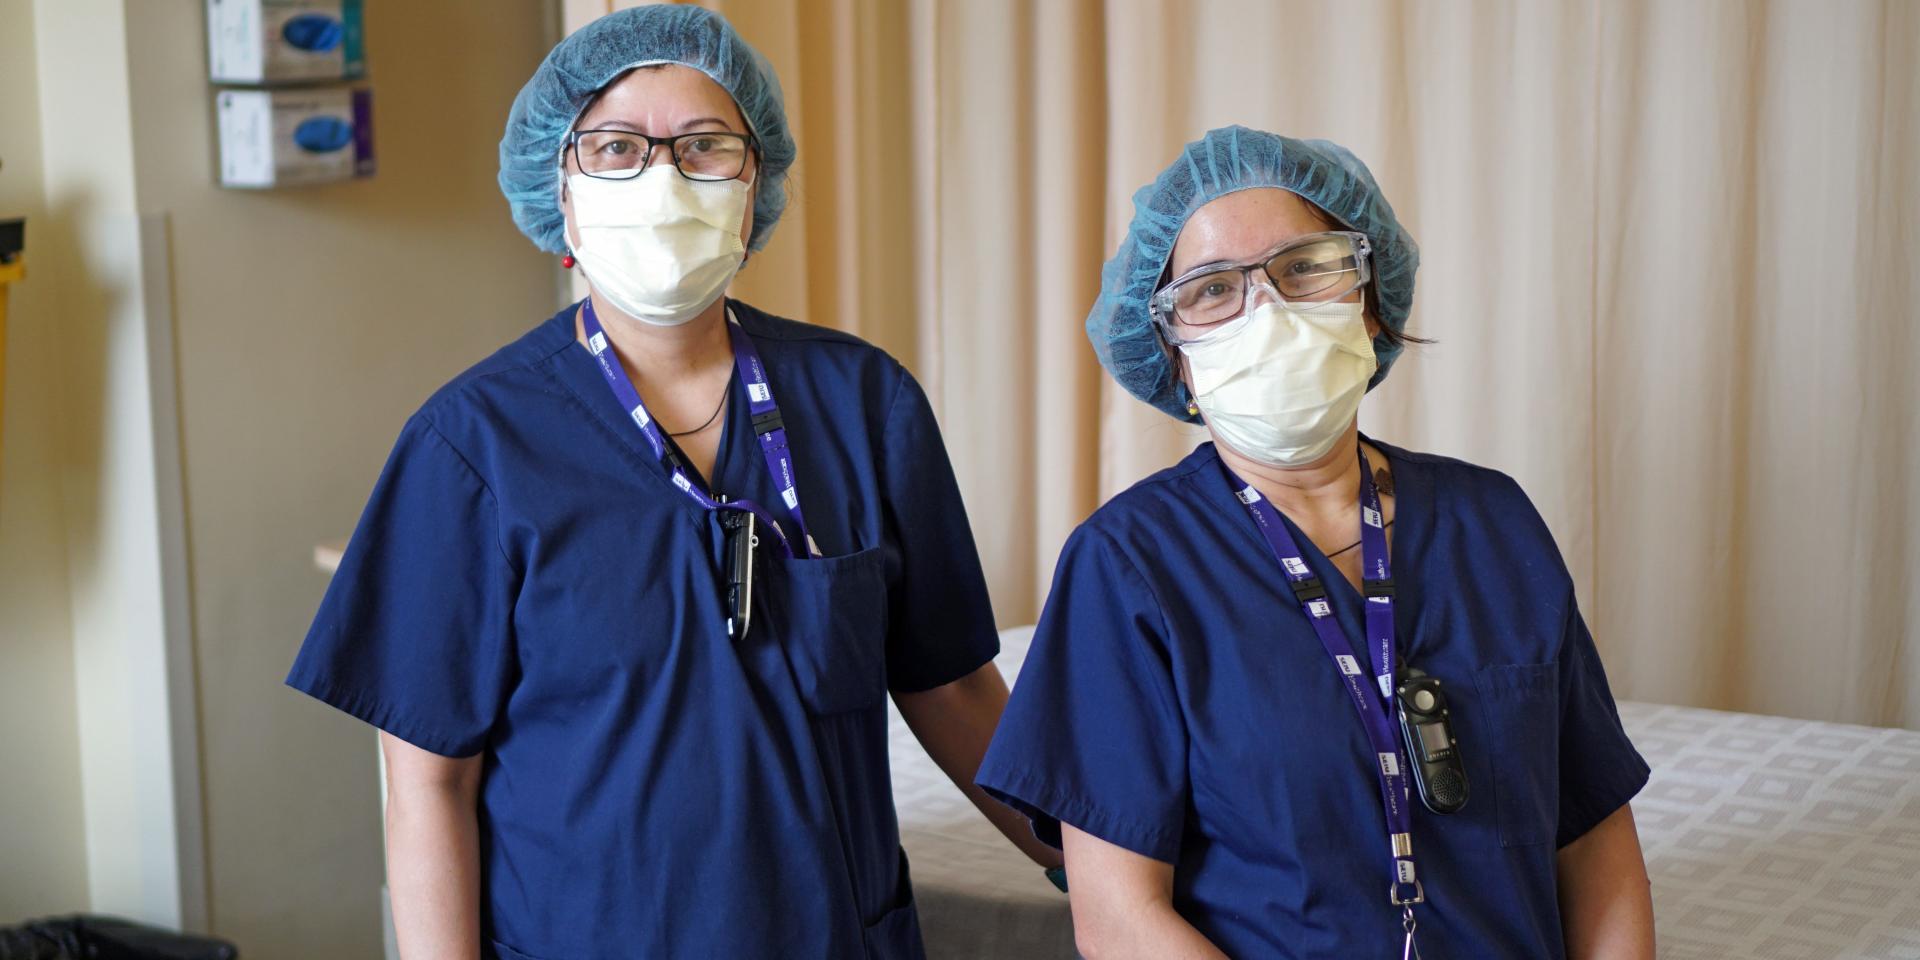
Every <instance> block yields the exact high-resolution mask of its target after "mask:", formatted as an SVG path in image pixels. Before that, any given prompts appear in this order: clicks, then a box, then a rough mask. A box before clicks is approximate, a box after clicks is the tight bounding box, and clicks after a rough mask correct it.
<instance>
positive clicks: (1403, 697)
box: [1394, 670, 1467, 813]
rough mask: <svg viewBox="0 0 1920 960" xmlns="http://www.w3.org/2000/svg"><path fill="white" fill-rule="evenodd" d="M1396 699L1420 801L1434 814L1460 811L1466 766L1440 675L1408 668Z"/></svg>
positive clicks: (1463, 795) (1465, 783) (1464, 786)
mask: <svg viewBox="0 0 1920 960" xmlns="http://www.w3.org/2000/svg"><path fill="white" fill-rule="evenodd" d="M1394 700H1395V701H1396V703H1397V705H1398V711H1397V712H1398V713H1399V714H1400V734H1401V736H1403V737H1404V738H1405V739H1406V745H1407V759H1408V761H1409V765H1410V766H1412V767H1413V782H1414V785H1415V786H1416V787H1418V788H1419V790H1420V802H1421V803H1424V804H1426V805H1427V809H1429V810H1432V811H1433V812H1434V813H1459V812H1460V808H1462V807H1464V806H1466V805H1467V767H1466V764H1465V763H1462V762H1461V760H1460V741H1459V740H1458V739H1457V738H1455V737H1454V735H1453V723H1452V722H1451V720H1450V719H1449V714H1448V711H1447V694H1446V690H1445V688H1444V686H1443V685H1442V684H1441V683H1440V680H1439V679H1438V678H1437V677H1430V676H1427V675H1426V674H1424V673H1422V672H1420V671H1419V670H1408V671H1407V678H1406V679H1405V680H1404V681H1402V682H1401V683H1400V686H1399V687H1398V688H1397V689H1396V690H1395V691H1394Z"/></svg>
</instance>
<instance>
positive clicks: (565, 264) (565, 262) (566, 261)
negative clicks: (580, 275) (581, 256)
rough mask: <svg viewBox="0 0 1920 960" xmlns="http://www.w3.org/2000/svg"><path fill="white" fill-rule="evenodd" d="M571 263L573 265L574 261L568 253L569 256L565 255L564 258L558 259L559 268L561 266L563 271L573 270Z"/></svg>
mask: <svg viewBox="0 0 1920 960" xmlns="http://www.w3.org/2000/svg"><path fill="white" fill-rule="evenodd" d="M573 263H574V261H573V254H571V253H569V254H567V255H566V256H564V257H561V258H560V266H561V267H562V268H563V269H567V270H572V269H573Z"/></svg>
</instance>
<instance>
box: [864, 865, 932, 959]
mask: <svg viewBox="0 0 1920 960" xmlns="http://www.w3.org/2000/svg"><path fill="white" fill-rule="evenodd" d="M862 935H863V936H864V937H865V939H866V947H867V956H868V957H870V958H873V960H926V956H927V954H926V948H925V947H924V946H923V945H922V944H921V940H920V911H919V909H918V908H917V907H916V906H915V905H914V902H913V880H912V879H911V877H910V876H909V875H908V871H907V853H906V851H905V850H902V851H900V886H899V889H898V890H897V891H895V893H894V907H893V909H891V910H888V911H887V912H886V913H883V914H881V915H880V919H878V920H875V921H874V922H872V923H870V924H867V928H866V930H864V931H862Z"/></svg>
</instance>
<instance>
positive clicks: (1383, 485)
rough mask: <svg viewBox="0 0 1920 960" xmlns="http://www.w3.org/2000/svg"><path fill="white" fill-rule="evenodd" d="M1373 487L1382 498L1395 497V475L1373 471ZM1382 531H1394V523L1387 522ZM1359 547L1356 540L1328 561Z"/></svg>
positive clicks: (1377, 470) (1382, 471)
mask: <svg viewBox="0 0 1920 960" xmlns="http://www.w3.org/2000/svg"><path fill="white" fill-rule="evenodd" d="M1373 487H1374V489H1376V490H1378V491H1380V494H1381V495H1382V496H1387V497H1391V496H1393V474H1391V473H1388V472H1387V471H1386V470H1384V469H1376V470H1374V471H1373ZM1380 529H1382V530H1391V529H1393V521H1392V520H1388V521H1387V522H1386V525H1385V526H1383V527H1381V528H1380ZM1359 545H1360V541H1358V540H1355V541H1354V542H1352V543H1349V544H1347V545H1346V546H1344V547H1341V548H1340V549H1338V550H1335V551H1334V552H1332V553H1329V554H1327V559H1328V560H1332V559H1333V558H1334V557H1337V556H1339V555H1341V554H1343V553H1346V552H1347V551H1348V550H1352V549H1353V548H1354V547H1357V546H1359Z"/></svg>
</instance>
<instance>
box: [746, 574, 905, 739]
mask: <svg viewBox="0 0 1920 960" xmlns="http://www.w3.org/2000/svg"><path fill="white" fill-rule="evenodd" d="M768 568H769V569H768V573H769V575H770V576H769V578H768V579H769V580H770V581H771V582H770V583H769V586H770V587H772V588H773V589H772V591H771V592H772V594H773V596H772V597H770V598H769V600H770V603H769V608H770V609H769V613H770V614H771V615H772V617H773V618H774V622H773V623H772V624H771V625H770V626H771V629H773V630H774V631H776V632H777V633H778V634H779V636H780V642H781V645H782V646H783V647H784V648H785V650H786V655H787V663H788V665H789V666H791V667H792V669H793V676H794V680H795V682H796V683H798V684H799V687H800V697H801V699H802V700H804V701H805V702H806V705H807V708H808V709H809V710H812V711H813V712H814V713H815V714H822V715H824V714H833V713H845V712H847V711H850V710H861V709H865V708H867V707H872V706H876V705H878V704H879V703H881V702H882V701H883V700H885V699H886V695H887V655H886V642H887V584H886V576H885V573H884V569H883V566H882V556H881V552H880V548H879V547H872V548H870V549H866V550H862V551H860V552H859V553H851V554H848V555H846V556H843V557H820V558H816V559H812V560H788V559H786V558H784V557H779V558H774V559H773V560H771V562H769V563H768ZM749 629H751V628H749Z"/></svg>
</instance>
